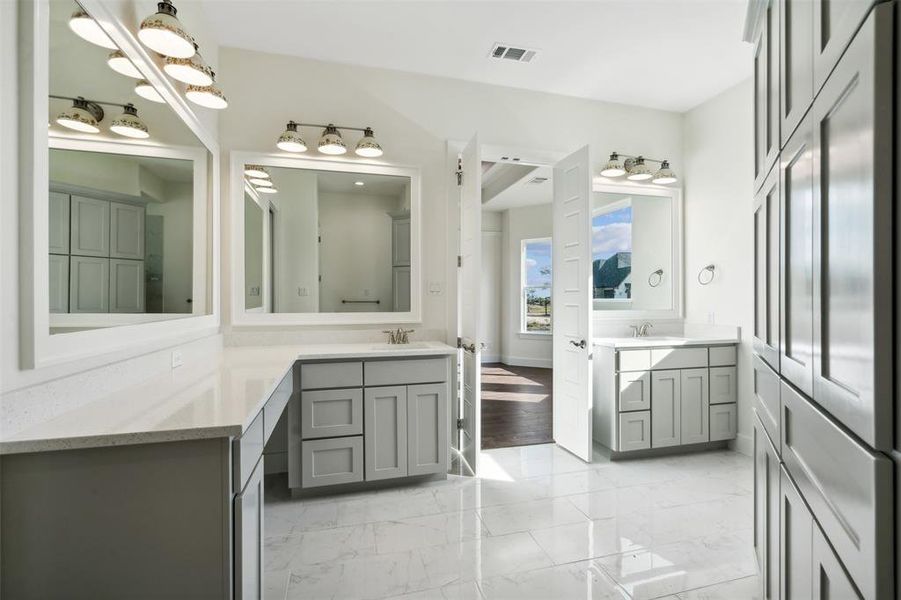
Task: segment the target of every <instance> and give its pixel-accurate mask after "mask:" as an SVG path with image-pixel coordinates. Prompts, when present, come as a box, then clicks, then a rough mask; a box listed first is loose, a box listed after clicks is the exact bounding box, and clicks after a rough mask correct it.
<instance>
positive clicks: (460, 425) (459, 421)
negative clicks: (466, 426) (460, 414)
mask: <svg viewBox="0 0 901 600" xmlns="http://www.w3.org/2000/svg"><path fill="white" fill-rule="evenodd" d="M457 429H463V419H457Z"/></svg>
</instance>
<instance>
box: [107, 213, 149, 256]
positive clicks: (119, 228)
mask: <svg viewBox="0 0 901 600" xmlns="http://www.w3.org/2000/svg"><path fill="white" fill-rule="evenodd" d="M110 256H111V257H113V258H131V259H134V260H144V207H143V206H135V205H133V204H124V203H122V202H110Z"/></svg>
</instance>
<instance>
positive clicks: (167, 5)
mask: <svg viewBox="0 0 901 600" xmlns="http://www.w3.org/2000/svg"><path fill="white" fill-rule="evenodd" d="M156 7H157V11H156V13H155V14H152V15H150V16H149V17H147V18H146V19H144V20H143V21H141V28H140V30H139V31H138V39H139V40H141V43H142V44H144V45H145V46H147V47H148V48H150V49H151V50H153V51H154V52H158V53H159V54H162V55H163V56H171V57H172V58H191V57H192V56H194V52H195V49H194V39H193V38H192V37H191V36H190V35H188V33H187V32H186V31H185V30H184V28H183V27H182V25H181V21H179V20H178V17H177V16H176V14H177V13H178V11H177V10H176V9H175V6H173V5H172V2H171V0H162V2H160V3H158V4H157V5H156Z"/></svg>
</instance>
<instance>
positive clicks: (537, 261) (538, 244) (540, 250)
mask: <svg viewBox="0 0 901 600" xmlns="http://www.w3.org/2000/svg"><path fill="white" fill-rule="evenodd" d="M525 254H526V256H525V267H526V283H525V285H526V287H543V286H548V287H550V285H551V241H550V240H534V241H528V242H526V252H525Z"/></svg>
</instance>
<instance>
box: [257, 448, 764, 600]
mask: <svg viewBox="0 0 901 600" xmlns="http://www.w3.org/2000/svg"><path fill="white" fill-rule="evenodd" d="M481 460H482V465H483V469H482V470H483V473H482V475H481V476H480V477H479V478H477V479H475V478H466V477H457V476H449V478H448V480H447V481H440V482H429V483H422V484H416V485H407V486H403V487H397V488H390V489H384V490H379V491H374V492H366V493H353V494H343V495H333V496H327V497H321V498H316V499H312V500H292V499H291V498H290V497H288V496H287V494H286V493H285V492H284V481H283V480H282V481H281V482H277V483H280V484H281V485H275V484H274V483H272V482H267V487H269V488H271V489H267V499H266V505H265V533H266V538H265V548H264V553H265V565H264V566H265V586H266V590H265V593H266V595H265V598H266V599H267V600H272V599H278V600H283V599H300V598H304V599H318V598H329V599H335V600H350V599H367V598H371V599H376V598H404V599H411V600H412V599H443V598H459V599H469V598H487V599H496V598H497V599H506V598H510V599H521V598H535V599H548V600H549V599H567V598H581V599H589V598H590V599H595V598H605V599H607V598H615V599H619V600H626V599H636V600H637V599H646V598H647V599H650V598H665V599H667V600H673V599H680V600H689V599H692V600H701V599H706V600H713V599H728V600H738V599H751V598H757V597H759V591H758V576H757V567H756V563H755V560H754V551H753V547H752V543H753V532H752V526H753V523H752V518H753V517H752V513H753V508H752V503H753V489H752V477H753V465H752V461H751V459H750V458H748V457H746V456H743V455H741V454H738V453H734V452H729V451H715V452H706V453H697V454H688V455H680V456H670V457H662V458H650V459H641V460H630V461H620V462H615V463H613V462H610V461H609V460H607V459H605V458H602V457H601V456H597V457H596V460H595V462H593V463H592V464H586V463H583V462H582V461H580V460H578V459H576V458H575V457H573V456H572V455H570V454H568V453H567V452H565V451H563V450H560V449H559V448H557V447H556V446H554V445H552V444H546V445H539V446H524V447H518V448H502V449H496V450H488V451H485V452H483V453H482V456H481Z"/></svg>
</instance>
